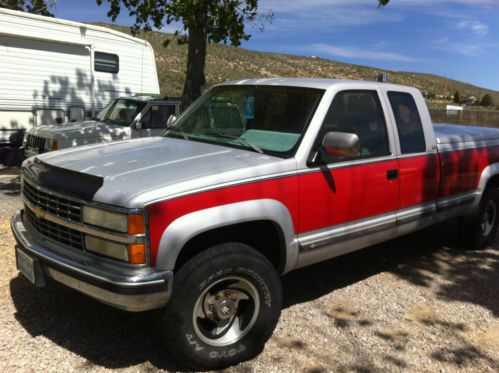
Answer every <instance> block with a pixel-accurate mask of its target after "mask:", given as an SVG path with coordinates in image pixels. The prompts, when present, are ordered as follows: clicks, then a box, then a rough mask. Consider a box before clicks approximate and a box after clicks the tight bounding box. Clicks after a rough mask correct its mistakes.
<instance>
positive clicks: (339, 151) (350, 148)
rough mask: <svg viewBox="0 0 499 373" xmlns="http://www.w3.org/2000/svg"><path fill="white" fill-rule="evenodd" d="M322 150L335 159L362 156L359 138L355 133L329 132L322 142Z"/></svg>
mask: <svg viewBox="0 0 499 373" xmlns="http://www.w3.org/2000/svg"><path fill="white" fill-rule="evenodd" d="M322 149H323V150H324V152H325V153H326V154H328V155H331V156H333V157H343V158H354V157H358V156H360V150H359V136H357V135H356V134H355V133H344V132H328V133H326V135H325V136H324V139H323V140H322Z"/></svg>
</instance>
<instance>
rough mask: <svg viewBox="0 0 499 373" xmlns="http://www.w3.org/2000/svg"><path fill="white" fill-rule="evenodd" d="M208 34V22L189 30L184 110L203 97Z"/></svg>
mask: <svg viewBox="0 0 499 373" xmlns="http://www.w3.org/2000/svg"><path fill="white" fill-rule="evenodd" d="M207 40H208V32H207V25H206V21H204V22H199V24H198V25H196V26H194V27H191V28H189V45H188V52H187V72H186V76H185V83H184V92H183V93H182V109H183V110H185V109H186V108H187V107H188V106H189V105H190V104H192V103H193V102H194V100H196V99H197V98H198V97H199V96H201V89H202V88H203V86H204V84H205V83H206V79H205V76H204V67H205V62H206V44H207Z"/></svg>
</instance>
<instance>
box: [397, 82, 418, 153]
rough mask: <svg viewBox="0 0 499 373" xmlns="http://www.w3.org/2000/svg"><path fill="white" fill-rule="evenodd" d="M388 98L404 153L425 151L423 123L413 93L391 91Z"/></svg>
mask: <svg viewBox="0 0 499 373" xmlns="http://www.w3.org/2000/svg"><path fill="white" fill-rule="evenodd" d="M388 99H389V101H390V105H391V107H392V111H393V116H394V118H395V123H396V125H397V132H398V136H399V141H400V150H401V152H402V154H411V153H422V152H425V151H426V142H425V136H424V130H423V123H422V122H421V117H420V115H419V111H418V108H417V106H416V101H414V98H413V97H412V95H411V94H409V93H406V92H395V91H390V92H388Z"/></svg>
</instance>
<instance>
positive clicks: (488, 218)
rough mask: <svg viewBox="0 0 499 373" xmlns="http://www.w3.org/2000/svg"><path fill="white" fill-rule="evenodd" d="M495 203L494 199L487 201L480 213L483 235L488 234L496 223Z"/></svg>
mask: <svg viewBox="0 0 499 373" xmlns="http://www.w3.org/2000/svg"><path fill="white" fill-rule="evenodd" d="M496 216H497V210H496V204H495V203H494V201H488V202H487V204H486V205H485V209H484V211H483V214H482V222H481V228H482V233H483V235H484V236H488V235H489V234H490V233H491V232H492V230H493V229H494V226H495V224H496Z"/></svg>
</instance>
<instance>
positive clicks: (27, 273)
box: [16, 249, 45, 287]
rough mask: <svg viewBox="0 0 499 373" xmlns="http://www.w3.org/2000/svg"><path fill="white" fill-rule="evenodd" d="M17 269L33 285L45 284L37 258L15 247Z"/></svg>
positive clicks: (40, 285)
mask: <svg viewBox="0 0 499 373" xmlns="http://www.w3.org/2000/svg"><path fill="white" fill-rule="evenodd" d="M16 262H17V269H18V270H19V272H21V273H22V274H23V275H24V277H26V278H27V279H28V280H29V281H30V282H31V283H32V284H33V285H35V286H37V287H42V286H44V285H45V281H44V278H43V272H42V267H41V266H40V263H38V260H36V259H35V258H32V257H30V256H29V255H28V254H26V253H24V252H23V251H21V250H19V249H16Z"/></svg>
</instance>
